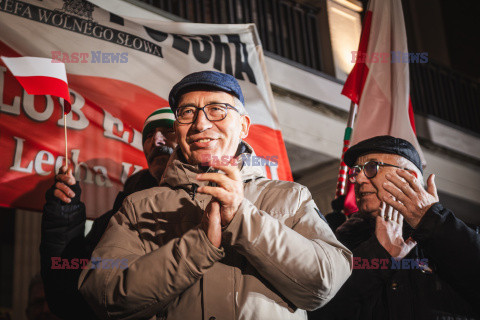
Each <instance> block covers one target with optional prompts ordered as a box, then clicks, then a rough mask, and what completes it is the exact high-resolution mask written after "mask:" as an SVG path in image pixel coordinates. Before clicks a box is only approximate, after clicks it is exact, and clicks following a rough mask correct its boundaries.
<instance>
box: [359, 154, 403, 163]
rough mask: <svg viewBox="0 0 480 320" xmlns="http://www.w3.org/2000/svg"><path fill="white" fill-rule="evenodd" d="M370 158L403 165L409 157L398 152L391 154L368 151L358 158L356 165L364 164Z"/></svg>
mask: <svg viewBox="0 0 480 320" xmlns="http://www.w3.org/2000/svg"><path fill="white" fill-rule="evenodd" d="M370 160H376V161H380V162H385V163H389V164H394V165H402V164H404V163H405V161H408V160H407V159H405V158H403V157H402V156H399V155H397V154H389V153H368V154H364V155H362V156H360V157H358V158H357V161H355V165H362V164H364V163H366V162H368V161H370Z"/></svg>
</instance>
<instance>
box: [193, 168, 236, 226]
mask: <svg viewBox="0 0 480 320" xmlns="http://www.w3.org/2000/svg"><path fill="white" fill-rule="evenodd" d="M212 167H213V168H215V169H219V170H222V171H223V172H225V174H223V173H202V174H199V175H197V180H201V181H202V180H203V181H211V182H214V183H216V184H217V186H216V187H211V186H203V187H199V188H198V189H197V191H198V192H200V193H206V194H210V195H211V196H212V197H213V198H214V199H215V200H216V201H218V202H219V203H220V215H221V220H222V226H223V227H226V226H228V224H229V223H230V221H232V219H233V217H234V216H235V214H236V213H237V210H238V207H239V206H240V203H242V201H243V197H244V196H243V181H242V176H241V174H240V170H238V168H237V167H236V166H234V165H230V166H212Z"/></svg>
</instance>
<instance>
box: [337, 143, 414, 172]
mask: <svg viewBox="0 0 480 320" xmlns="http://www.w3.org/2000/svg"><path fill="white" fill-rule="evenodd" d="M369 153H389V154H396V155H399V156H401V157H404V158H405V159H407V160H410V161H411V162H412V163H413V164H414V165H415V166H416V167H417V168H418V169H420V172H421V173H422V174H423V169H422V160H421V159H420V155H419V154H418V152H417V150H416V149H415V147H414V146H413V145H412V144H411V143H410V142H408V141H407V140H403V139H400V138H395V137H392V136H377V137H373V138H370V139H367V140H363V141H360V142H359V143H357V144H356V145H354V146H352V147H351V148H350V149H348V150H347V151H346V152H345V156H344V162H345V163H346V164H347V166H349V167H353V166H354V165H355V161H357V159H358V157H361V156H363V155H366V154H369Z"/></svg>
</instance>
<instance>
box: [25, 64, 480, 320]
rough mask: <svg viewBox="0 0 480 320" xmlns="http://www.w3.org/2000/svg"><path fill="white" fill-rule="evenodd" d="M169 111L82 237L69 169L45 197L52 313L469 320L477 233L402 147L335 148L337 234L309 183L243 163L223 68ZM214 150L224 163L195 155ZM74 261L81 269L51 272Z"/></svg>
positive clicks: (236, 108)
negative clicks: (135, 168)
mask: <svg viewBox="0 0 480 320" xmlns="http://www.w3.org/2000/svg"><path fill="white" fill-rule="evenodd" d="M169 105H170V108H161V109H158V110H156V111H155V112H153V113H152V114H151V115H149V116H148V117H147V118H146V121H145V124H144V127H143V131H142V138H143V148H144V153H145V157H146V159H147V163H148V169H145V170H143V171H140V172H138V173H136V174H134V175H132V176H131V177H130V178H129V179H128V180H127V181H126V183H125V186H124V190H123V191H122V192H120V193H119V194H118V196H117V198H116V200H115V203H114V205H113V208H112V210H110V211H109V212H107V213H105V214H103V215H102V216H101V217H99V218H97V219H96V220H95V222H94V224H93V227H92V230H91V231H90V232H89V233H88V234H87V235H86V236H85V235H84V230H85V221H86V214H85V205H84V204H83V203H82V201H81V200H80V194H81V189H80V186H79V183H78V181H76V180H75V177H74V176H73V174H72V170H71V168H66V167H65V168H62V170H61V172H60V173H59V174H57V176H56V177H55V182H54V184H53V186H52V187H51V188H50V189H49V190H48V192H47V194H46V204H45V207H44V212H43V217H42V240H41V247H40V250H41V259H42V260H41V276H42V279H43V284H44V291H45V297H46V301H47V302H48V306H49V308H50V310H51V312H52V313H53V314H55V316H56V317H59V318H61V319H182V320H187V319H204V320H215V319H218V320H220V319H252V320H253V319H259V320H263V319H267V320H268V319H307V318H308V319H311V320H314V319H382V320H383V319H399V320H403V319H438V320H439V319H469V320H470V319H480V304H479V303H478V302H479V301H480V289H478V288H480V276H479V275H478V274H477V270H480V268H479V267H480V236H479V235H478V234H477V233H476V232H475V231H474V230H473V229H471V228H469V227H468V226H467V225H465V224H464V223H463V222H462V221H461V220H459V219H458V218H456V217H455V215H454V213H453V212H451V211H450V210H448V209H447V208H445V207H443V206H442V204H441V202H440V199H439V197H438V194H437V191H436V186H435V179H434V175H431V176H430V177H428V179H427V181H426V184H424V179H423V168H422V163H421V160H420V157H419V154H418V152H417V150H415V148H414V147H413V146H412V145H411V144H410V143H409V142H407V141H405V140H403V139H400V138H397V137H391V136H378V137H373V138H371V139H368V140H365V141H362V142H360V143H358V144H356V145H354V146H352V147H351V148H350V149H349V150H348V151H347V152H346V154H345V163H346V164H347V165H348V166H349V168H350V169H349V172H348V177H349V179H350V181H351V182H352V183H354V185H355V196H356V202H357V206H358V208H359V211H358V212H357V213H356V214H354V215H352V216H351V217H350V218H348V219H347V220H346V221H345V222H344V223H343V224H341V225H340V226H339V227H338V228H337V226H333V225H332V226H329V224H328V223H327V219H325V217H323V215H322V214H321V213H320V211H319V210H318V208H317V206H316V205H315V203H314V201H313V199H312V196H311V194H310V192H309V191H308V189H307V188H306V187H304V186H302V185H300V184H298V183H295V182H289V181H279V180H270V179H268V178H266V177H265V175H264V170H263V169H262V168H261V167H259V166H255V165H251V164H247V163H244V162H243V161H242V159H244V158H245V157H244V156H245V155H248V156H254V155H255V151H254V150H253V148H252V147H251V146H250V145H249V144H248V143H246V142H245V141H244V139H245V138H246V137H247V135H248V132H249V128H250V124H251V121H252V120H251V118H250V115H249V114H248V113H247V111H246V108H245V101H244V97H243V93H242V90H241V88H240V86H239V84H238V82H237V80H236V79H235V78H234V77H232V76H230V75H228V74H223V73H219V72H212V71H203V72H196V73H192V74H190V75H188V76H186V77H185V78H183V79H181V80H180V81H179V82H178V83H177V84H176V85H175V86H174V87H173V88H172V89H171V91H170V95H169ZM222 157H224V158H227V159H235V160H236V161H232V162H231V163H229V164H225V163H218V162H217V163H213V162H208V161H205V159H222ZM87 201H88V199H87ZM58 259H59V260H58ZM74 259H79V260H81V259H88V264H87V265H86V266H85V267H84V268H53V263H54V262H56V263H60V262H59V261H64V260H66V261H67V262H72V261H73V260H74ZM107 262H108V263H107ZM29 319H36V318H35V317H31V318H29ZM38 319H40V318H38ZM55 319H56V318H55Z"/></svg>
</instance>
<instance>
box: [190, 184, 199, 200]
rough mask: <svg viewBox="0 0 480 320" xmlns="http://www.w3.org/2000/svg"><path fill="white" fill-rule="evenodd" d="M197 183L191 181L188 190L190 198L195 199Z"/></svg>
mask: <svg viewBox="0 0 480 320" xmlns="http://www.w3.org/2000/svg"><path fill="white" fill-rule="evenodd" d="M197 189H198V184H196V183H192V191H191V192H190V196H191V197H192V200H195V195H196V194H197Z"/></svg>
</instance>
